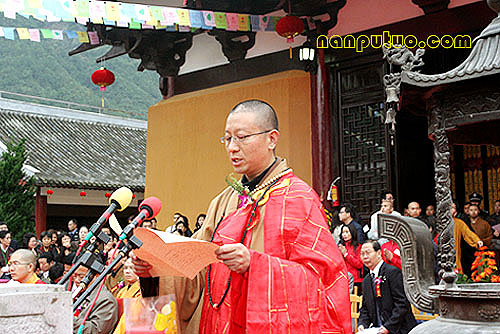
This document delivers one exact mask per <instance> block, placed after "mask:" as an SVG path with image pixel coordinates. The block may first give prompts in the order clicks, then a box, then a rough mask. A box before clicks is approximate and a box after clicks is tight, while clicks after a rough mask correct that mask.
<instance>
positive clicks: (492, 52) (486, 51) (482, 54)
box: [401, 16, 500, 87]
mask: <svg viewBox="0 0 500 334" xmlns="http://www.w3.org/2000/svg"><path fill="white" fill-rule="evenodd" d="M499 73H500V16H497V17H496V18H495V19H493V21H492V22H491V23H490V24H489V25H488V26H487V27H486V29H484V30H483V31H482V32H481V34H480V35H479V36H478V37H477V38H476V39H475V40H474V42H473V49H472V52H471V53H470V55H469V57H468V58H467V59H466V60H465V61H464V62H463V63H462V64H460V65H459V66H457V67H456V68H454V69H452V70H450V71H448V72H445V73H439V74H431V75H429V74H421V73H417V72H410V71H403V72H402V73H401V80H402V82H403V83H406V84H410V85H413V86H418V87H432V86H437V85H442V84H448V83H452V82H458V81H464V80H469V79H475V78H479V77H484V76H487V75H493V74H499Z"/></svg>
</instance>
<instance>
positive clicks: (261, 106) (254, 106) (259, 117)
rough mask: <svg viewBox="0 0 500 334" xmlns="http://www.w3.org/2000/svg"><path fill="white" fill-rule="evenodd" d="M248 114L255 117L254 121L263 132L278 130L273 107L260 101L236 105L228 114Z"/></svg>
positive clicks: (248, 101) (249, 101)
mask: <svg viewBox="0 0 500 334" xmlns="http://www.w3.org/2000/svg"><path fill="white" fill-rule="evenodd" d="M240 112H248V113H253V114H255V115H256V117H255V120H256V122H257V123H258V125H259V127H260V128H262V129H263V130H272V129H276V130H279V129H278V117H277V116H276V112H275V111H274V109H273V107H271V106H270V105H269V104H268V103H266V102H264V101H261V100H247V101H243V102H241V103H238V104H237V105H236V106H235V107H234V108H233V110H231V112H230V113H229V115H231V114H235V113H240Z"/></svg>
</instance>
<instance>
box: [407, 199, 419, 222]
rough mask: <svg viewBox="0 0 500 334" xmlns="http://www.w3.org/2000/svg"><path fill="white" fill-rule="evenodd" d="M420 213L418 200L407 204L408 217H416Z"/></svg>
mask: <svg viewBox="0 0 500 334" xmlns="http://www.w3.org/2000/svg"><path fill="white" fill-rule="evenodd" d="M421 213H422V209H421V208H420V204H418V202H410V203H409V204H408V214H409V215H410V217H413V218H418V217H420V214H421Z"/></svg>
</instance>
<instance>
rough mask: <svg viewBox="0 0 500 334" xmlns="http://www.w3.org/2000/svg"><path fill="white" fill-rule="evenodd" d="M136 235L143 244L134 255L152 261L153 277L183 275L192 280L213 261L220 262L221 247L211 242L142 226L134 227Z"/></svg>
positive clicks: (150, 262) (135, 250)
mask: <svg viewBox="0 0 500 334" xmlns="http://www.w3.org/2000/svg"><path fill="white" fill-rule="evenodd" d="M134 234H135V236H137V237H138V238H139V239H140V240H141V241H142V246H141V247H140V248H139V249H134V254H135V255H137V257H139V258H140V259H142V260H144V261H147V262H148V263H149V264H151V266H152V267H153V269H151V271H150V272H151V275H152V276H153V277H156V276H182V277H187V278H189V279H193V278H194V277H195V276H196V274H197V273H199V272H200V271H201V270H202V269H203V268H205V267H206V266H208V265H209V264H210V263H214V262H217V261H219V260H217V256H216V255H215V250H216V249H217V248H219V246H218V245H216V244H213V243H211V242H208V241H203V240H196V239H191V238H186V237H183V236H180V235H177V234H172V233H168V232H162V231H156V230H150V229H147V228H143V227H139V228H137V229H135V231H134Z"/></svg>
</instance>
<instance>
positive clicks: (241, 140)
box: [220, 129, 274, 146]
mask: <svg viewBox="0 0 500 334" xmlns="http://www.w3.org/2000/svg"><path fill="white" fill-rule="evenodd" d="M273 130H274V129H271V130H266V131H262V132H257V133H251V134H249V135H245V136H223V137H220V142H221V144H225V145H226V146H229V145H230V144H231V141H233V140H234V143H235V144H237V145H238V144H241V143H244V142H245V140H246V139H247V138H250V137H252V136H257V135H261V134H264V133H268V132H271V131H273Z"/></svg>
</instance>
